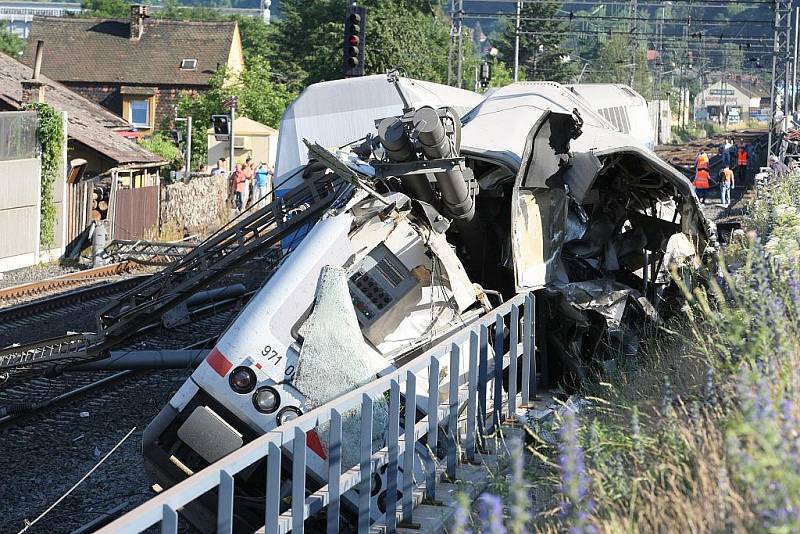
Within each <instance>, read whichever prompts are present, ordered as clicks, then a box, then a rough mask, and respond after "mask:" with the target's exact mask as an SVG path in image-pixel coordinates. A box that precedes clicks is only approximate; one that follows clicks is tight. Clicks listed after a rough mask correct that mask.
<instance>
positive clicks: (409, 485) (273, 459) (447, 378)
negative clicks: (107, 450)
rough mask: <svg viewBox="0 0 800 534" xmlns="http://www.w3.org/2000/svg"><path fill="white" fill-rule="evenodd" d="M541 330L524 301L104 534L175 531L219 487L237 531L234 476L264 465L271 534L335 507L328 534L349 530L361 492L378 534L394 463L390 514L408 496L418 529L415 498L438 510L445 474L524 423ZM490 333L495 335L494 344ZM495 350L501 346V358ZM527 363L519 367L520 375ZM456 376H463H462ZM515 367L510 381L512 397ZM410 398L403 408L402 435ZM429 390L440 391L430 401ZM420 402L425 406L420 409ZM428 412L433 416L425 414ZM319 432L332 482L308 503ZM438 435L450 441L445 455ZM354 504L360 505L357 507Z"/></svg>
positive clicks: (240, 453) (409, 514) (223, 524)
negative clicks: (376, 483) (518, 417)
mask: <svg viewBox="0 0 800 534" xmlns="http://www.w3.org/2000/svg"><path fill="white" fill-rule="evenodd" d="M534 326H535V300H534V297H533V295H532V294H520V295H517V296H516V297H514V298H513V299H511V300H509V301H508V302H506V303H505V304H502V305H501V306H499V307H498V308H496V309H495V310H493V311H492V312H491V313H489V314H487V315H486V316H484V317H483V318H481V319H479V320H477V321H475V322H474V323H472V324H470V325H468V326H465V327H463V328H462V329H460V330H458V331H457V332H455V333H454V334H453V335H451V336H449V337H447V338H446V339H444V340H442V341H441V342H439V343H438V344H437V345H436V346H434V347H433V348H432V349H431V350H429V351H427V352H425V353H424V354H422V355H420V356H418V357H416V358H414V359H413V360H412V361H411V362H409V363H408V364H406V365H405V366H403V367H401V368H400V369H397V370H395V371H392V372H391V373H389V374H387V375H385V376H382V377H380V378H378V379H377V380H375V381H373V382H370V383H369V384H366V385H364V386H362V387H360V388H358V389H356V390H354V391H352V392H350V393H347V394H345V395H343V396H341V397H339V398H337V399H334V400H333V401H330V402H329V403H327V404H325V405H323V406H320V407H318V408H316V409H314V410H312V411H309V412H308V413H306V414H304V415H302V416H301V417H299V418H298V419H296V420H293V421H290V422H288V423H286V424H284V425H282V426H280V427H279V428H277V429H275V430H274V431H272V432H269V433H268V434H265V435H263V436H260V437H258V438H257V439H255V440H253V441H251V442H250V443H248V444H246V445H244V446H243V447H242V448H240V449H239V450H237V451H236V452H233V453H231V454H230V455H228V456H226V457H225V458H223V459H221V460H219V461H217V462H216V463H214V464H212V465H211V466H209V467H207V468H205V469H203V470H202V471H200V472H198V473H196V474H194V475H192V476H191V477H190V478H188V479H187V480H184V481H183V482H181V483H179V484H177V485H175V486H173V487H172V488H170V489H167V490H166V491H164V492H163V493H161V494H159V495H158V496H156V497H154V498H153V499H151V500H149V501H148V502H146V503H144V504H142V505H141V506H139V507H138V508H136V509H134V510H132V511H131V512H129V513H127V514H126V515H124V516H123V517H121V518H119V519H117V520H116V521H114V522H113V523H111V524H109V525H108V526H106V527H105V528H103V529H102V530H100V531H99V532H101V533H112V532H113V533H132V532H141V531H143V530H145V529H147V528H149V527H152V526H153V525H156V524H158V523H159V522H160V523H161V532H162V533H176V532H177V529H178V512H177V511H178V510H180V509H181V508H182V507H184V506H186V505H187V504H189V503H191V502H193V501H195V500H196V499H198V498H199V497H201V496H202V495H203V494H205V493H207V492H209V491H211V490H216V491H217V494H218V500H217V503H218V504H217V525H216V530H217V532H219V533H230V532H232V530H233V517H234V493H235V491H234V489H235V479H234V476H235V475H236V474H237V473H239V472H241V471H243V470H245V469H247V468H248V467H250V466H252V465H253V464H255V463H257V462H259V461H261V460H264V459H266V465H267V468H266V488H267V491H266V497H265V503H264V506H265V516H264V523H265V528H264V531H265V532H266V534H272V533H286V532H290V531H291V532H295V533H298V532H303V531H304V521H305V520H306V519H307V518H309V517H311V516H314V515H316V514H318V513H319V512H320V511H321V510H322V509H324V508H327V532H329V533H336V532H339V528H340V512H341V510H342V503H343V500H344V499H343V495H344V494H345V493H347V492H348V491H349V490H352V489H355V490H358V494H357V497H356V499H355V500H356V502H357V524H358V532H368V531H369V528H370V523H371V522H372V521H373V519H375V514H374V510H372V506H374V505H373V504H372V499H371V489H372V475H373V473H376V472H378V470H379V469H381V468H383V466H386V485H387V488H388V491H387V494H386V506H385V509H386V510H387V511H391V510H395V511H397V510H398V506H397V505H398V491H397V490H398V489H400V490H401V493H400V495H401V498H400V501H401V502H400V503H399V504H400V507H399V519H400V521H401V525H409V524H411V523H412V520H413V515H414V510H413V508H414V504H415V502H414V496H413V494H414V492H415V491H416V492H417V493H418V494H419V492H421V491H424V494H425V497H426V499H427V500H429V501H435V500H436V486H437V483H438V479H439V474H440V472H441V471H444V474H445V475H446V477H447V479H449V480H456V475H457V473H456V468H457V466H458V464H459V463H460V462H461V461H462V459H465V460H467V461H470V460H474V459H475V455H476V452H478V451H480V450H482V446H483V443H484V440H485V438H486V437H487V436H489V435H491V433H492V432H493V431H494V430H495V428H497V427H498V425H500V424H501V423H502V422H503V421H504V420H505V415H509V416H510V417H514V416H515V414H516V410H517V393H518V391H517V383H518V381H520V382H521V388H520V389H521V396H520V397H521V399H522V400H523V402H527V401H528V400H530V399H532V398H534V396H535V394H536V379H535V377H536V364H535V358H534V347H535V328H534ZM520 327H521V330H520ZM492 334H493V335H492ZM490 336H492V337H493V338H494V339H493V342H492V340H491V338H490ZM520 338H521V339H520ZM506 339H507V340H508V341H507V342H506ZM490 348H491V349H493V350H492V351H491V354H490V350H489V349H490ZM520 356H521V358H520ZM518 360H521V369H520V368H519V367H520V366H519V363H518ZM454 369H457V370H458V371H457V372H455V373H454V372H452V370H454ZM506 369H507V370H508V381H507V387H506V388H505V389H506V391H505V392H504V387H503V379H504V371H505V370H506ZM442 377H444V378H442ZM401 391H402V393H403V395H402V396H403V408H404V411H403V413H404V424H403V428H402V433H401V428H400V420H401V417H400V414H401V410H400V405H401ZM426 391H427V392H435V394H433V395H427V398H425V393H426ZM387 392H388V395H389V399H388V425H387V426H388V428H387V431H386V434H385V435H386V438H387V439H386V442H385V445H384V446H383V448H381V449H380V450H378V451H377V452H375V451H373V448H374V446H373V425H374V423H375V417H374V412H373V407H374V405H375V403H376V402H384V401H385V395H386V393H387ZM418 396H420V397H421V401H422V402H421V403H420V405H419V406H418ZM443 399H444V400H443ZM464 405H466V414H467V415H466V421H463V420H461V421H460V420H459V413H460V412H461V411H463V408H464ZM359 408H360V411H361V416H360V444H359V445H358V447H359V449H358V450H359V460H358V462H357V463H356V465H354V466H353V467H352V468H349V469H347V470H346V471H344V472H342V446H343V441H342V419H343V417H345V415H346V414H348V413H352V412H351V411H352V410H354V409H359ZM504 409H505V410H506V412H505V414H504ZM420 413H424V414H425V415H424V416H422V417H420V416H419V414H420ZM409 414H417V417H410V416H409ZM321 425H325V426H327V427H328V430H327V436H328V459H327V462H325V464H326V466H325V468H326V470H327V481H328V483H327V484H326V485H324V486H322V487H321V488H319V489H318V490H316V491H314V492H313V493H311V494H310V495H306V493H307V491H306V481H307V474H308V473H307V467H308V464H307V457H306V453H307V451H308V449H307V444H306V435H307V433H308V432H310V431H312V430H315V429H320V426H321ZM440 434H441V435H442V436H443V437H442V439H443V441H444V443H442V444H441V446H440V444H439V436H440ZM423 439H424V441H425V443H424V444H423V443H422V440H423ZM419 445H422V446H423V447H424V449H425V450H426V451H427V453H428V454H427V457H421V456H419V455H418V453H417V452H415V451H416V450H417V449H418V448H419V447H418V446H419ZM442 449H443V450H442ZM282 450H283V452H284V455H288V456H289V457H290V458H291V462H292V465H291V505H290V506H289V507H288V509H286V506H284V508H285V509H284V510H283V511H282V510H281V504H282V497H281V495H280V493H281V492H280V491H278V488H279V487H280V485H281V478H280V477H281V462H282V456H283V455H282V454H281V452H282ZM437 451H439V452H438V454H437ZM440 456H443V458H440ZM418 462H420V463H418ZM423 464H424V465H423ZM418 467H424V475H423V476H421V477H419V479H418V480H414V478H415V477H413V476H402V480H400V483H401V486H400V487H398V481H399V477H398V471H399V470H400V469H402V472H403V473H405V474H408V473H414V472H415V469H416V468H418ZM270 490H272V491H270ZM350 495H352V494H350ZM348 503H349V504H350V505H352V498H351V500H350V501H348ZM378 521H383V522H384V523H385V525H386V527H387V531H388V532H394V531H396V529H397V528H398V514H397V513H394V514H393V513H387V514H383V515H382V516H379V517H378ZM354 522H356V521H355V520H354Z"/></svg>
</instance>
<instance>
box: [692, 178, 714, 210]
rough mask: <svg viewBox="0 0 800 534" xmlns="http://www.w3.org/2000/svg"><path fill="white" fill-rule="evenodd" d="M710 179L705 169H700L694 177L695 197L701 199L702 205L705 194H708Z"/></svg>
mask: <svg viewBox="0 0 800 534" xmlns="http://www.w3.org/2000/svg"><path fill="white" fill-rule="evenodd" d="M710 178H711V176H709V174H708V170H707V169H700V170H698V171H697V173H696V174H695V175H694V188H695V190H696V191H697V197H698V198H700V199H701V201H702V202H703V204H705V203H706V193H707V192H708V188H709V179H710Z"/></svg>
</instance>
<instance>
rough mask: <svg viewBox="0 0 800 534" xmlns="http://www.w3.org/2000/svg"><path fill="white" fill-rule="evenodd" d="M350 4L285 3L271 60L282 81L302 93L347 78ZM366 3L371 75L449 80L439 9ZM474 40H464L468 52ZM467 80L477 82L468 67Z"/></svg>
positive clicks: (380, 0) (340, 0)
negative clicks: (345, 43) (343, 71)
mask: <svg viewBox="0 0 800 534" xmlns="http://www.w3.org/2000/svg"><path fill="white" fill-rule="evenodd" d="M347 4H348V2H347V1H346V0H332V1H331V0H283V1H282V2H281V9H282V11H283V18H282V19H281V20H279V21H277V22H276V23H275V27H276V30H277V31H276V34H275V38H274V52H273V55H271V56H269V59H270V62H271V63H272V65H273V67H274V69H275V72H276V74H278V75H279V76H281V79H282V81H284V82H285V83H287V84H289V85H290V86H291V87H292V88H294V89H300V88H302V87H305V86H306V85H308V84H310V83H315V82H319V81H324V80H334V79H338V78H341V77H342V74H341V64H342V36H343V34H344V26H343V25H344V13H345V8H346V6H347ZM361 4H362V5H365V6H366V7H367V8H368V10H369V11H368V14H367V24H366V31H367V37H366V59H365V71H366V73H367V74H381V73H384V72H386V70H387V69H392V68H397V69H400V71H401V72H402V73H403V74H404V75H406V76H409V77H414V78H420V79H425V80H431V81H438V82H441V81H445V80H446V76H447V50H448V46H449V28H450V24H449V21H447V19H446V18H445V17H444V16H443V15H442V12H441V10H440V9H439V8H438V7H434V8H432V7H431V4H430V3H429V2H427V1H421V0H365V1H364V2H362V3H361ZM466 34H467V32H466V29H465V35H466ZM469 41H470V39H469V37H468V36H467V37H465V39H464V43H465V50H471V48H470V44H469ZM468 56H469V54H465V57H468ZM470 60H473V59H472V58H470ZM473 62H474V60H473ZM464 78H465V80H471V79H472V71H471V70H469V69H468V68H466V65H465V69H464ZM468 86H469V87H471V83H469V84H468Z"/></svg>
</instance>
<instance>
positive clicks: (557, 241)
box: [511, 189, 567, 291]
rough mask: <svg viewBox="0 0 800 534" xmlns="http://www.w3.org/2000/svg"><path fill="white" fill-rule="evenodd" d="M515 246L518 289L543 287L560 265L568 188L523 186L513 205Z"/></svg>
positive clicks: (515, 269)
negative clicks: (565, 189)
mask: <svg viewBox="0 0 800 534" xmlns="http://www.w3.org/2000/svg"><path fill="white" fill-rule="evenodd" d="M512 213H513V221H514V225H513V228H512V234H511V239H512V248H513V252H514V272H515V273H516V286H517V287H516V289H517V291H524V290H526V289H535V288H538V287H543V286H544V285H545V284H547V283H548V282H550V281H551V280H552V279H553V276H554V275H555V273H556V271H557V270H558V269H559V267H560V266H559V262H560V258H561V245H562V244H563V242H564V235H565V228H566V222H567V195H566V192H565V191H564V190H559V189H539V190H537V191H536V192H532V191H523V190H520V191H519V192H517V193H516V202H515V204H514V205H513V212H512Z"/></svg>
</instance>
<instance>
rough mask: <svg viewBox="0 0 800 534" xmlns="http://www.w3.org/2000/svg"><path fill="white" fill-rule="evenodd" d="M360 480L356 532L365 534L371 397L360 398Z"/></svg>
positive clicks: (370, 488) (369, 467) (370, 444)
mask: <svg viewBox="0 0 800 534" xmlns="http://www.w3.org/2000/svg"><path fill="white" fill-rule="evenodd" d="M359 467H360V474H361V480H360V482H359V483H358V494H359V497H358V532H359V533H361V534H367V533H368V532H369V523H370V504H371V502H372V494H371V490H372V397H370V396H369V395H367V394H366V393H364V395H363V396H362V397H361V463H360V466H359Z"/></svg>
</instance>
